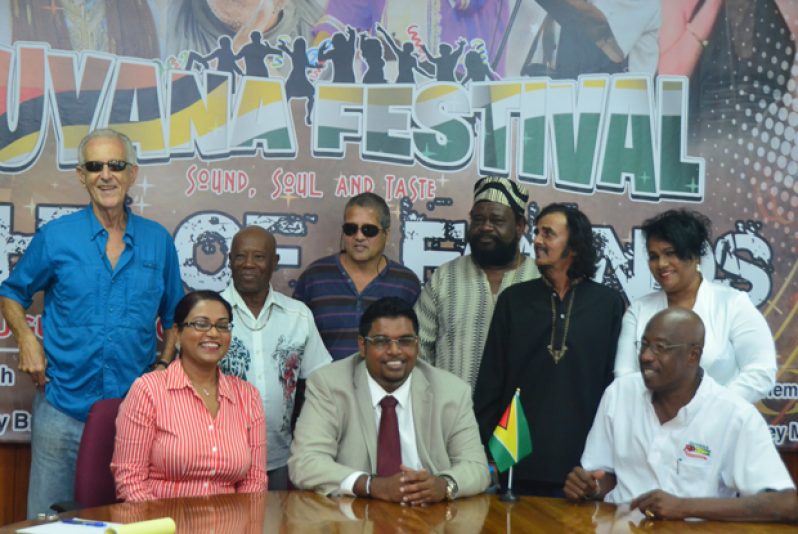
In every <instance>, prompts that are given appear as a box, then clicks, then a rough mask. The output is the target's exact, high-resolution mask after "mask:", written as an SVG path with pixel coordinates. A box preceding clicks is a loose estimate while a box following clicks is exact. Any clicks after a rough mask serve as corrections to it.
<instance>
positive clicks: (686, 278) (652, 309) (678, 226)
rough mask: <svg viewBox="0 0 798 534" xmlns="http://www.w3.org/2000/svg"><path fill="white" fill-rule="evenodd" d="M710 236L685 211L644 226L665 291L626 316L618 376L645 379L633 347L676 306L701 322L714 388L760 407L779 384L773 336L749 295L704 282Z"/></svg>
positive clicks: (704, 224) (698, 218) (651, 262)
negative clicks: (703, 257) (704, 259)
mask: <svg viewBox="0 0 798 534" xmlns="http://www.w3.org/2000/svg"><path fill="white" fill-rule="evenodd" d="M709 228H710V222H709V219H707V218H706V217H704V216H703V215H701V214H699V213H696V212H692V211H687V210H669V211H666V212H664V213H661V214H659V215H657V216H656V217H654V218H652V219H648V220H647V221H645V222H644V223H643V228H642V229H643V234H644V235H645V236H646V248H647V249H648V267H649V269H650V270H651V274H652V275H653V276H654V279H655V280H656V281H657V283H658V284H659V285H660V287H661V288H662V289H661V290H660V291H656V292H654V293H651V294H649V295H646V296H644V297H642V298H639V299H637V300H635V301H634V302H632V304H631V305H630V306H629V309H628V310H626V314H625V315H624V318H623V327H622V329H621V336H620V339H619V340H618V353H617V355H616V357H615V376H616V377H618V376H622V375H625V374H628V373H633V372H640V364H639V362H638V355H637V353H636V351H635V341H638V340H640V338H641V337H642V335H643V331H644V330H645V327H646V324H647V323H648V321H649V319H650V318H651V317H652V316H653V315H654V314H655V313H657V312H658V311H660V310H663V309H665V308H669V307H673V306H678V307H682V308H687V309H690V310H693V311H694V312H695V313H697V314H698V315H699V317H701V319H702V320H703V321H704V326H705V327H706V338H705V340H704V352H703V354H702V356H701V367H703V368H704V370H705V371H706V372H707V373H709V375H710V376H711V377H712V378H713V379H715V381H716V382H718V383H720V384H722V385H725V386H726V387H727V388H729V389H730V390H731V391H734V392H735V393H737V394H738V395H740V396H741V397H743V398H745V399H746V400H748V401H749V402H756V401H758V400H760V399H761V398H763V397H764V396H765V395H767V393H768V391H770V389H771V388H772V387H773V384H774V383H775V379H776V348H775V345H774V343H773V336H772V335H771V332H770V328H769V327H768V324H767V322H766V321H765V318H764V317H763V316H762V314H761V313H760V312H759V310H757V309H756V307H754V305H753V303H752V302H751V300H750V299H749V298H748V295H747V294H745V293H744V292H742V291H738V290H736V289H734V288H731V287H728V286H725V285H722V284H719V283H716V282H711V281H709V280H704V278H703V277H702V276H701V271H700V268H699V262H700V259H701V253H702V252H703V250H704V247H705V246H706V244H707V242H708V240H709Z"/></svg>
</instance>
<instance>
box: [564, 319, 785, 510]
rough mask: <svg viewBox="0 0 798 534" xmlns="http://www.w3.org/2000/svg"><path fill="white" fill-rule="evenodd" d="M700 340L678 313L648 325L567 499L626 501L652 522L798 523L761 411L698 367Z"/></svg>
mask: <svg viewBox="0 0 798 534" xmlns="http://www.w3.org/2000/svg"><path fill="white" fill-rule="evenodd" d="M704 333H705V332H704V324H703V322H702V321H701V318H700V317H699V316H698V315H696V314H695V312H693V311H692V310H688V309H685V308H676V307H674V308H667V309H665V310H663V311H661V312H659V313H658V314H656V315H655V316H654V317H652V318H651V320H650V321H649V322H648V324H647V325H646V329H645V332H644V333H643V337H642V339H641V341H640V342H639V344H638V347H639V355H638V359H639V361H640V372H639V373H635V374H631V375H626V376H622V377H620V378H618V379H616V380H615V381H614V382H613V383H612V384H611V385H610V387H608V388H607V390H606V391H605V392H604V396H603V397H602V399H601V404H600V405H599V409H598V412H597V413H596V419H595V422H594V423H593V428H591V430H590V433H589V434H588V437H587V443H586V444H585V450H584V453H583V454H582V460H581V464H582V465H581V467H575V468H574V469H573V470H572V471H571V472H570V474H569V475H568V477H567V478H566V481H565V488H564V491H565V495H566V497H568V498H569V499H572V500H587V499H595V500H604V501H607V502H611V503H618V504H620V503H629V507H630V508H631V509H632V510H634V509H638V510H640V512H642V514H644V516H645V517H646V518H648V519H650V520H658V519H669V520H673V519H686V518H689V517H690V518H693V517H694V518H702V519H709V520H714V521H783V522H795V521H798V499H796V494H795V484H794V483H793V481H792V479H791V477H790V474H789V472H788V471H787V469H786V467H785V466H784V463H782V461H781V458H780V457H779V453H778V451H777V450H776V447H775V446H774V444H773V440H772V438H771V436H770V431H769V430H768V427H767V424H766V423H765V420H764V419H763V417H762V414H760V413H759V412H758V411H757V409H756V408H754V407H753V406H752V405H751V404H750V403H748V402H746V401H745V400H743V399H742V398H741V397H739V396H737V395H736V394H734V393H731V392H729V390H728V389H726V388H725V387H722V386H720V385H719V384H718V383H717V382H715V381H714V380H713V379H712V377H710V376H709V375H708V374H706V373H704V371H703V370H702V369H701V366H700V363H701V353H702V351H703V348H704Z"/></svg>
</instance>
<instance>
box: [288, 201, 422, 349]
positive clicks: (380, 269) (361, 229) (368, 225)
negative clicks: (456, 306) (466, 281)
mask: <svg viewBox="0 0 798 534" xmlns="http://www.w3.org/2000/svg"><path fill="white" fill-rule="evenodd" d="M390 226H391V213H390V211H388V205H387V204H386V203H385V200H383V199H382V197H380V196H378V195H376V194H374V193H361V194H359V195H357V196H354V197H352V198H351V199H349V201H348V202H347V203H346V208H345V209H344V224H343V226H342V228H341V230H342V236H341V245H342V246H341V252H339V253H338V254H333V255H332V256H327V257H325V258H321V259H319V260H316V261H315V262H313V263H312V264H310V266H309V267H308V268H307V269H305V271H304V272H303V273H302V275H301V276H300V277H299V280H297V283H296V286H295V287H294V298H295V299H298V300H301V301H302V302H304V303H305V304H307V306H308V307H309V308H310V310H311V311H312V312H313V316H314V317H315V319H316V326H317V327H318V328H319V333H320V334H321V338H322V340H323V341H324V345H325V346H326V347H327V350H329V351H330V354H331V355H332V357H333V359H334V360H340V359H341V358H345V357H347V356H350V355H352V354H354V353H355V352H357V336H358V334H357V332H358V323H359V321H360V316H361V315H363V311H364V310H365V309H366V308H367V307H368V306H369V304H371V303H372V302H374V301H376V300H377V299H380V298H382V297H399V298H401V299H403V300H405V301H407V302H410V303H411V304H412V303H414V302H415V301H416V298H418V294H419V292H420V291H421V286H420V284H419V282H418V277H416V275H415V274H414V273H413V271H411V270H410V269H408V268H407V267H404V266H403V265H400V264H399V263H397V262H395V261H393V260H390V259H388V257H387V256H385V255H384V254H383V252H384V250H385V244H386V243H387V241H388V232H389V230H390Z"/></svg>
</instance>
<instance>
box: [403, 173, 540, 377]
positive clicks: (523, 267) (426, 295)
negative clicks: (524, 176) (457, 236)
mask: <svg viewBox="0 0 798 534" xmlns="http://www.w3.org/2000/svg"><path fill="white" fill-rule="evenodd" d="M528 200H529V195H528V194H527V192H526V191H524V190H523V189H522V188H521V187H519V186H518V184H516V183H515V182H513V181H512V180H509V179H507V178H502V177H499V176H487V177H484V178H481V179H480V180H478V181H477V182H476V184H474V205H473V207H472V208H471V212H470V214H469V217H470V219H471V222H470V224H469V226H468V244H469V245H470V247H471V254H470V255H466V256H461V257H460V258H457V259H455V260H452V261H450V262H448V263H445V264H443V265H441V266H440V267H439V268H438V269H437V270H436V271H435V273H434V274H433V275H432V277H431V278H430V279H429V281H428V282H427V283H426V285H425V286H424V289H423V290H422V292H421V295H420V296H419V298H418V302H417V303H416V313H417V314H418V319H419V340H420V343H421V357H422V358H424V359H425V360H427V361H429V362H430V363H432V364H433V365H434V366H436V367H440V368H442V369H446V370H447V371H449V372H451V373H454V374H455V375H457V376H459V377H460V378H462V379H463V380H465V381H466V382H467V383H468V384H469V385H470V386H471V388H472V389H473V387H474V384H475V383H476V380H477V372H478V371H479V363H480V360H481V358H482V350H483V348H484V345H485V339H486V338H487V336H488V327H489V325H490V318H491V316H492V315H493V307H494V305H495V303H496V299H497V298H498V296H499V293H501V292H502V291H504V290H505V289H506V288H508V287H510V286H511V285H513V284H517V283H519V282H523V281H526V280H531V279H532V278H537V277H539V276H540V275H539V273H538V270H537V267H535V263H534V261H532V260H530V259H529V258H528V257H527V256H524V255H522V254H521V252H520V251H519V249H518V244H519V242H520V240H521V236H522V235H523V233H524V229H525V227H526V219H525V217H524V211H525V210H526V203H527V201H528Z"/></svg>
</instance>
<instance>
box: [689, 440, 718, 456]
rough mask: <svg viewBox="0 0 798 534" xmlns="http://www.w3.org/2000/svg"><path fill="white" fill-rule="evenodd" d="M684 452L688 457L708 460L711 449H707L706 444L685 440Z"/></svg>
mask: <svg viewBox="0 0 798 534" xmlns="http://www.w3.org/2000/svg"><path fill="white" fill-rule="evenodd" d="M682 450H683V451H684V454H685V455H686V456H689V457H690V458H698V459H699V460H709V457H710V455H711V454H712V451H710V450H709V447H707V446H706V445H702V444H700V443H696V442H695V441H689V442H687V445H685V446H684V449H682Z"/></svg>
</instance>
